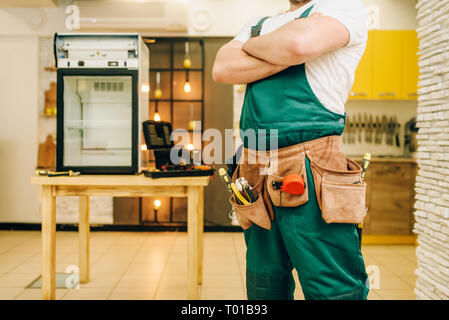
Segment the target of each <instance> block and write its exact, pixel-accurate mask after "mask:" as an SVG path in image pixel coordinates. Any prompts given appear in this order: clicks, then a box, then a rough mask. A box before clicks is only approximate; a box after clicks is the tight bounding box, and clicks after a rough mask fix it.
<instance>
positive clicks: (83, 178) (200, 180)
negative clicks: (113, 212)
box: [30, 175, 210, 187]
mask: <svg viewBox="0 0 449 320" xmlns="http://www.w3.org/2000/svg"><path fill="white" fill-rule="evenodd" d="M209 180H210V177H179V178H159V179H152V178H148V177H145V176H144V175H79V176H73V177H67V176H62V177H47V176H33V177H31V178H30V182H31V184H34V185H51V186H123V187H126V186H130V187H131V186H207V185H208V184H209Z"/></svg>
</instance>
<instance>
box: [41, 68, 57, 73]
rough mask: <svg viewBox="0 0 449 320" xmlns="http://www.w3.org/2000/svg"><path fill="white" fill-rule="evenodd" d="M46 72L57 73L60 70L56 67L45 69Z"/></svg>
mask: <svg viewBox="0 0 449 320" xmlns="http://www.w3.org/2000/svg"><path fill="white" fill-rule="evenodd" d="M44 70H45V71H50V72H55V71H57V70H58V68H56V67H45V68H44Z"/></svg>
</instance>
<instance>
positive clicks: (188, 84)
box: [184, 69, 192, 93]
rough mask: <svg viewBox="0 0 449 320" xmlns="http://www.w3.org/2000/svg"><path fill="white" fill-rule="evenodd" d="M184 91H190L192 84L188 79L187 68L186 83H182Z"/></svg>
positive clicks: (187, 72)
mask: <svg viewBox="0 0 449 320" xmlns="http://www.w3.org/2000/svg"><path fill="white" fill-rule="evenodd" d="M184 91H185V92H186V93H189V92H190V91H192V86H191V85H190V81H189V70H188V69H187V71H186V83H185V84H184Z"/></svg>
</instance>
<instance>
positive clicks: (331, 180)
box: [321, 172, 366, 224]
mask: <svg viewBox="0 0 449 320" xmlns="http://www.w3.org/2000/svg"><path fill="white" fill-rule="evenodd" d="M321 196H322V201H321V207H322V208H321V211H322V214H323V220H324V221H326V222H327V223H357V224H358V223H362V222H363V219H364V218H365V215H366V210H365V197H366V183H365V182H363V181H361V180H360V175H358V174H356V175H353V174H349V175H342V174H334V173H330V172H326V173H325V174H324V175H323V177H322V184H321Z"/></svg>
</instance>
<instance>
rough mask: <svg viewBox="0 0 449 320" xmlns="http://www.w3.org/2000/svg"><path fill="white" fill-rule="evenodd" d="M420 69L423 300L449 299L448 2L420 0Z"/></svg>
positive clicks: (418, 194)
mask: <svg viewBox="0 0 449 320" xmlns="http://www.w3.org/2000/svg"><path fill="white" fill-rule="evenodd" d="M416 7H417V9H418V12H417V18H418V24H419V26H418V29H417V31H418V37H419V38H420V52H419V54H420V59H419V66H420V69H421V75H420V82H419V87H420V89H419V94H420V96H419V99H418V104H419V107H418V118H417V119H418V127H419V134H418V137H417V139H418V143H419V148H418V152H417V158H418V165H419V173H418V176H417V178H416V188H415V190H416V203H415V210H416V211H415V219H416V224H415V228H414V231H415V233H417V234H418V243H419V246H418V248H417V250H416V255H417V258H418V269H417V270H416V274H417V276H418V280H417V283H416V289H415V293H416V296H417V298H418V299H449V289H448V288H449V196H448V194H449V182H448V181H449V180H448V177H449V162H448V160H449V72H448V71H449V37H448V34H449V24H448V23H447V21H449V1H448V0H419V1H418V3H417V6H416Z"/></svg>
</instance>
